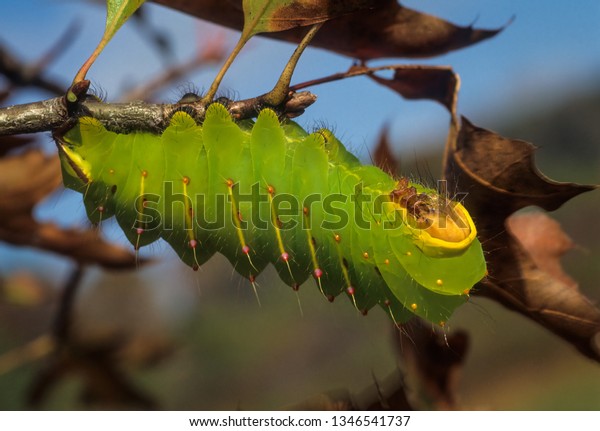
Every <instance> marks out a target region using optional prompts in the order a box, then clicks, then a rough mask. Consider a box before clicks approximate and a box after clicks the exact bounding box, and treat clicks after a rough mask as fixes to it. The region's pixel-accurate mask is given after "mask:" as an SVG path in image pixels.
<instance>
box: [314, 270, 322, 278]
mask: <svg viewBox="0 0 600 431" xmlns="http://www.w3.org/2000/svg"><path fill="white" fill-rule="evenodd" d="M313 274H314V276H315V277H316V278H321V277H322V276H323V271H322V270H321V268H315V270H314V271H313Z"/></svg>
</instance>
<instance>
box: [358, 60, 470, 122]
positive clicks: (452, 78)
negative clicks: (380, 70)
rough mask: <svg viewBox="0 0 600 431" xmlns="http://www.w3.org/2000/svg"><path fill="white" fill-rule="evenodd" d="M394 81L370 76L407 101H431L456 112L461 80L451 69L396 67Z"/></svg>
mask: <svg viewBox="0 0 600 431" xmlns="http://www.w3.org/2000/svg"><path fill="white" fill-rule="evenodd" d="M393 70H394V77H393V78H392V79H386V78H380V77H378V76H377V75H375V74H371V75H369V76H370V77H371V78H372V79H373V80H375V81H376V82H378V83H379V84H381V85H385V86H386V87H389V88H391V89H392V90H394V91H396V92H397V93H399V94H400V95H401V96H402V97H404V98H406V99H430V100H435V101H436V102H439V103H441V104H442V105H444V106H445V107H446V109H448V111H449V112H451V113H452V112H454V106H455V105H456V97H457V94H458V87H459V85H460V80H459V79H458V75H456V74H455V73H454V71H453V70H452V69H451V68H449V67H443V66H407V65H403V66H396V67H393Z"/></svg>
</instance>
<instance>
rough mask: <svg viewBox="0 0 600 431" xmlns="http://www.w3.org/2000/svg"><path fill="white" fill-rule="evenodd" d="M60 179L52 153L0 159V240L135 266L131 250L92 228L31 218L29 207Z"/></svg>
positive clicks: (113, 265) (109, 263) (35, 152)
mask: <svg viewBox="0 0 600 431" xmlns="http://www.w3.org/2000/svg"><path fill="white" fill-rule="evenodd" d="M61 182H62V179H61V172H60V164H59V162H58V156H56V155H53V156H47V155H45V154H43V153H42V152H41V151H39V150H28V151H25V152H23V153H21V154H19V155H15V156H8V157H4V158H1V159H0V241H6V242H8V243H11V244H16V245H24V246H33V247H38V248H40V249H44V250H49V251H53V252H56V253H60V254H62V255H65V256H68V257H71V258H72V259H74V260H76V261H77V262H80V263H97V264H100V265H103V266H106V267H109V268H115V269H116V268H132V267H135V265H136V261H135V256H134V255H133V254H132V253H131V252H129V251H128V250H126V249H124V248H122V247H118V246H116V245H113V244H109V243H107V242H105V241H103V240H102V239H101V238H100V237H99V235H98V233H97V232H96V231H94V230H84V231H82V230H77V229H61V228H59V227H58V226H56V225H54V224H52V223H39V222H38V221H37V220H35V219H34V217H33V215H32V210H33V207H34V206H35V205H36V204H37V203H38V202H39V201H41V200H42V199H44V198H45V197H46V196H47V195H48V194H50V193H51V192H53V191H54V190H56V188H57V187H58V186H59V185H60V184H61Z"/></svg>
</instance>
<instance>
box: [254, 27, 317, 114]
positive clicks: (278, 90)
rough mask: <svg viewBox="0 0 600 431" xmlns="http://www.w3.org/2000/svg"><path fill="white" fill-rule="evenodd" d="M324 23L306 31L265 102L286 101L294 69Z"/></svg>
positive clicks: (274, 104) (278, 102)
mask: <svg viewBox="0 0 600 431" xmlns="http://www.w3.org/2000/svg"><path fill="white" fill-rule="evenodd" d="M322 25H323V23H322V22H320V23H317V24H315V25H313V26H312V27H311V29H310V30H309V31H308V33H306V35H305V36H304V37H303V38H302V40H301V41H300V44H299V45H298V46H297V47H296V49H295V50H294V53H293V54H292V56H291V57H290V59H289V61H288V62H287V64H286V65H285V68H284V69H283V72H281V76H280V77H279V81H277V84H275V87H273V89H272V90H271V91H269V92H268V93H267V94H266V95H265V97H264V100H265V102H267V103H268V104H269V105H272V106H277V105H279V104H281V103H283V102H284V100H285V98H286V97H287V95H288V92H289V91H290V82H291V80H292V75H293V74H294V70H295V69H296V65H297V64H298V60H300V56H301V55H302V53H303V52H304V50H305V49H306V47H307V46H308V45H309V44H310V41H311V40H312V38H313V37H314V36H315V35H316V34H317V32H318V31H319V29H320V28H321V26H322Z"/></svg>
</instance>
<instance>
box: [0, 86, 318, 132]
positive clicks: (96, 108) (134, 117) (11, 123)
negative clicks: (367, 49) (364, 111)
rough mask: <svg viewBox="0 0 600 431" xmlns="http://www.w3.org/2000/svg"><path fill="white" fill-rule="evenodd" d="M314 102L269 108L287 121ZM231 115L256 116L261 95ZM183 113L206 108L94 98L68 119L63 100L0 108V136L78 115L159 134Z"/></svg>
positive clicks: (295, 98) (295, 97)
mask: <svg viewBox="0 0 600 431" xmlns="http://www.w3.org/2000/svg"><path fill="white" fill-rule="evenodd" d="M316 99H317V96H315V95H314V94H312V93H310V92H308V91H303V92H299V93H295V92H290V94H289V96H288V98H287V100H286V101H285V102H284V103H283V104H282V105H280V106H275V107H273V108H274V109H275V110H276V111H277V112H279V113H280V114H281V115H284V116H287V117H289V118H294V117H297V116H298V115H301V114H302V113H303V112H304V110H305V109H306V108H307V107H308V106H310V105H312V104H313V103H314V102H315V101H316ZM226 104H227V108H228V109H229V112H230V113H231V115H232V116H233V117H234V118H235V119H238V120H241V119H245V118H252V117H255V116H256V115H258V113H259V112H260V110H261V109H262V108H264V107H266V106H268V105H267V104H266V103H265V100H264V95H262V96H258V97H253V98H251V99H245V100H239V101H231V102H227V103H226ZM182 109H183V110H185V111H186V112H187V113H189V114H190V115H192V117H194V119H195V120H196V121H199V122H200V121H202V120H203V119H204V114H205V112H206V105H203V104H200V103H198V102H194V103H174V104H153V103H145V102H134V103H104V102H101V101H99V100H97V99H95V98H87V99H86V100H85V101H83V102H81V103H80V104H79V106H78V109H77V110H76V111H75V112H74V114H73V115H72V116H70V115H69V113H68V110H67V107H66V104H65V99H64V97H56V98H53V99H48V100H43V101H39V102H33V103H27V104H23V105H14V106H9V107H6V108H0V136H3V135H16V134H21V133H37V132H45V131H50V130H54V129H56V128H58V127H60V126H61V125H63V124H65V123H66V122H67V121H69V120H72V119H73V118H77V117H81V116H92V117H94V118H96V119H98V120H99V121H100V122H101V123H103V124H104V126H105V127H106V128H107V129H109V130H112V131H114V132H117V133H125V132H131V131H134V130H138V131H147V132H153V133H160V132H162V131H163V130H164V129H165V128H166V127H167V126H168V123H169V120H170V118H171V115H172V114H173V112H175V111H176V110H182Z"/></svg>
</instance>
